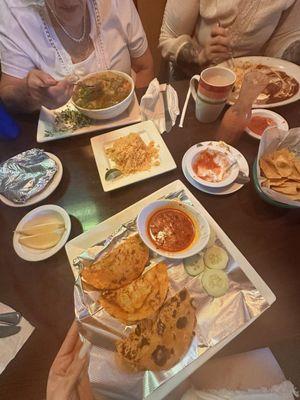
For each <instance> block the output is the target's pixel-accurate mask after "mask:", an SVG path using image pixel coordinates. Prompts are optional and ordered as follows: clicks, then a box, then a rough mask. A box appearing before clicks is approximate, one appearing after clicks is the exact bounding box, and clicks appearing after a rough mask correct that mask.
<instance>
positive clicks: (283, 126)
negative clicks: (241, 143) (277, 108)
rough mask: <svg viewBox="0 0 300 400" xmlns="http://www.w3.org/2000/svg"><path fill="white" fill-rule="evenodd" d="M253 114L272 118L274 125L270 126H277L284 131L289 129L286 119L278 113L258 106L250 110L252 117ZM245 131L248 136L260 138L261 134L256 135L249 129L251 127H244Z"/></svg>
mask: <svg viewBox="0 0 300 400" xmlns="http://www.w3.org/2000/svg"><path fill="white" fill-rule="evenodd" d="M255 115H259V116H260V117H266V118H270V119H272V120H273V121H274V122H275V123H276V126H272V128H275V127H277V128H279V129H282V130H284V131H288V130H289V125H288V123H287V121H286V120H285V119H284V118H283V117H282V116H281V115H280V114H277V113H276V112H274V111H270V110H265V109H259V108H258V109H254V110H252V117H254V116H255ZM270 128H271V127H270ZM267 129H268V128H267ZM245 131H246V132H247V133H248V135H249V136H252V137H253V138H254V139H257V140H260V139H261V136H262V135H257V134H256V133H254V132H253V131H251V129H249V128H246V129H245Z"/></svg>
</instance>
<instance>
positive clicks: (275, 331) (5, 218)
mask: <svg viewBox="0 0 300 400" xmlns="http://www.w3.org/2000/svg"><path fill="white" fill-rule="evenodd" d="M188 85H189V82H188V81H177V82H173V83H172V86H173V87H174V88H175V90H176V91H177V94H178V97H179V108H180V110H181V109H182V107H183V103H184V100H185V96H186V93H187V90H188ZM144 92H145V89H139V90H137V96H138V98H139V99H140V98H141V96H142V95H143V93H144ZM299 106H300V102H299V101H298V102H295V103H291V104H288V105H285V106H283V107H278V108H276V110H275V111H277V112H278V113H280V114H281V115H282V116H283V117H284V118H285V119H286V120H287V121H288V123H289V126H290V128H294V127H297V126H300V113H299ZM14 117H15V118H16V120H17V122H18V124H19V125H20V128H21V133H20V136H19V137H18V138H17V139H15V140H12V141H3V140H2V141H0V161H1V162H2V161H5V160H6V159H8V158H9V157H12V156H14V155H16V154H18V153H20V152H22V151H25V150H28V149H31V148H41V149H44V150H45V151H47V152H50V153H53V154H55V155H56V156H57V157H58V158H59V159H60V160H61V162H62V165H63V177H62V180H61V182H60V184H59V186H58V187H57V189H56V190H55V191H54V192H53V193H52V194H51V195H50V196H49V197H48V198H47V199H45V200H43V201H42V202H41V203H40V204H37V205H34V206H30V207H20V208H14V207H9V206H7V205H5V204H2V203H1V204H0V227H1V233H0V302H2V303H5V304H7V305H9V306H10V307H12V308H13V309H15V310H16V311H19V312H20V313H21V314H22V316H23V317H24V318H26V320H28V321H29V322H30V323H31V324H32V325H33V326H34V328H35V329H34V331H33V333H32V334H31V336H30V337H29V339H28V340H27V341H26V343H25V344H24V346H23V347H22V348H21V350H20V351H19V353H18V354H17V355H16V357H15V358H14V359H13V360H12V361H11V362H10V363H9V364H8V366H7V367H6V369H5V370H4V372H3V373H2V374H1V375H0V399H3V400H19V399H20V400H21V399H22V400H41V399H43V398H45V394H46V384H47V376H48V372H49V369H50V366H51V364H52V362H53V360H54V358H55V355H56V354H57V352H58V349H59V348H60V345H61V343H62V341H63V339H64V337H65V335H66V333H67V331H68V329H69V327H70V325H71V324H72V321H73V320H74V296H73V292H74V276H73V273H72V271H71V268H70V264H69V262H68V258H67V255H66V252H65V249H64V248H62V249H61V250H60V251H59V252H58V253H56V254H55V255H53V256H52V257H50V258H48V259H46V260H44V261H40V262H28V261H24V260H22V259H21V258H19V257H18V255H17V254H16V253H15V251H14V249H13V232H14V229H15V228H16V226H17V224H18V222H19V221H20V220H21V218H23V217H24V215H25V214H26V213H28V212H29V211H30V210H32V209H33V208H35V207H36V206H39V205H43V204H56V205H59V206H61V207H63V208H64V209H65V210H66V211H67V212H68V214H69V215H70V218H71V224H72V228H71V234H70V238H69V240H70V239H72V238H74V237H76V236H78V235H79V234H81V233H82V232H86V231H88V230H90V229H91V228H93V227H94V226H95V225H97V224H99V223H101V222H102V221H105V220H106V219H107V218H109V217H111V216H113V215H114V214H116V213H118V212H120V211H122V210H123V209H125V208H127V207H129V206H130V205H132V204H134V203H135V202H137V201H139V200H141V199H143V198H144V197H146V196H148V195H150V194H151V193H153V192H155V191H156V190H158V189H160V188H162V187H163V186H165V185H167V184H169V183H171V182H173V181H175V180H181V181H182V182H183V183H184V184H185V185H186V186H187V187H188V189H189V190H190V191H191V192H192V194H193V195H194V196H195V197H196V198H197V200H198V201H199V202H200V203H201V204H202V205H203V206H204V207H205V209H206V210H207V211H208V213H209V214H210V215H211V216H212V217H213V218H214V219H215V221H216V222H217V223H218V224H219V225H220V227H221V228H222V229H223V230H224V231H225V233H226V234H227V235H228V236H229V238H230V239H231V240H232V241H233V243H234V244H235V245H236V247H237V248H238V249H239V250H240V251H241V253H242V254H243V255H244V256H245V257H246V259H247V260H248V261H249V262H250V264H251V265H252V266H253V268H254V269H255V270H256V271H257V273H258V274H259V275H260V276H261V277H262V279H263V280H264V281H265V282H266V283H267V285H268V286H269V287H270V289H271V290H272V291H273V292H274V294H275V296H276V301H275V303H274V304H273V305H272V306H271V307H270V308H269V309H268V310H267V311H266V312H264V313H263V314H262V315H261V316H260V317H259V318H258V319H257V320H255V321H254V322H253V323H252V324H251V325H250V326H249V327H248V328H247V329H246V330H244V331H243V332H242V333H241V334H240V335H238V336H237V337H236V338H235V339H234V340H232V341H231V342H230V343H229V344H228V345H227V346H226V347H224V349H223V350H222V351H221V352H220V353H218V354H217V355H216V357H220V356H223V355H229V354H235V353H239V352H244V351H249V350H253V349H257V348H262V347H270V348H271V350H274V351H275V355H276V351H277V350H278V349H279V350H280V349H286V350H285V351H286V352H289V353H288V357H291V358H293V359H295V360H296V359H298V360H299V359H300V345H299V343H300V312H299V304H300V302H299V299H300V290H299V287H300V286H299V283H300V212H299V209H288V208H281V207H278V206H275V205H272V204H269V203H268V202H266V201H265V200H264V199H262V198H261V197H260V196H259V194H258V193H257V191H256V189H255V186H254V184H253V178H252V167H253V163H254V161H255V158H256V156H257V152H258V147H259V141H257V140H255V139H254V138H252V137H250V136H248V135H247V134H246V133H245V134H244V135H243V136H242V137H241V138H240V140H239V141H238V143H236V144H235V145H234V146H235V147H236V148H237V149H238V150H239V151H240V152H241V153H242V154H243V155H244V156H245V158H246V159H247V162H248V164H249V168H250V178H251V179H250V182H249V183H248V184H245V185H244V186H243V187H242V188H241V189H240V190H239V191H237V192H235V193H232V194H228V195H224V196H215V195H211V194H206V193H204V192H201V191H199V190H198V189H196V188H195V187H194V186H192V185H191V184H190V183H189V182H188V181H187V180H186V179H185V177H184V174H183V172H182V168H181V161H182V157H183V155H184V154H185V152H186V151H187V149H189V148H190V147H191V146H193V145H194V144H196V143H199V142H202V141H207V140H213V138H214V135H215V133H216V130H217V127H218V125H219V124H220V119H221V117H220V118H219V119H218V120H217V121H216V122H213V123H207V124H204V123H200V122H199V121H198V120H197V119H196V117H195V104H194V101H193V99H192V98H191V99H190V101H189V104H188V108H187V112H186V116H185V120H184V124H183V128H180V127H179V126H178V123H179V117H178V118H177V122H176V124H175V126H174V127H173V128H172V130H171V131H170V132H169V133H164V134H163V136H162V137H163V140H164V141H165V143H166V145H167V147H168V148H169V150H170V152H171V154H172V156H173V158H174V160H175V162H176V165H177V168H176V169H174V170H172V171H170V172H167V173H164V174H162V175H159V176H155V177H152V178H150V179H148V180H145V181H141V182H137V183H135V184H132V185H129V186H125V187H122V188H120V189H117V190H114V191H111V192H104V191H103V189H102V186H101V182H100V179H99V175H98V170H97V167H96V163H95V159H94V155H93V151H92V147H91V142H90V139H91V137H93V136H96V135H99V134H101V133H102V132H94V133H92V134H90V133H89V134H83V135H81V136H75V137H69V138H66V139H62V140H55V141H49V142H46V143H37V141H36V132H37V124H38V117H39V115H38V113H33V114H17V115H14ZM104 132H105V131H104ZM0 340H1V339H0ZM292 343H295V344H297V346H296V345H295V346H293V345H292ZM279 350H278V351H279ZM282 367H283V369H284V365H282ZM289 368H290V369H289V371H288V373H289V377H290V378H291V380H294V383H296V380H297V376H298V382H299V376H300V373H299V366H298V369H296V368H295V367H289ZM298 373H299V375H297V374H298Z"/></svg>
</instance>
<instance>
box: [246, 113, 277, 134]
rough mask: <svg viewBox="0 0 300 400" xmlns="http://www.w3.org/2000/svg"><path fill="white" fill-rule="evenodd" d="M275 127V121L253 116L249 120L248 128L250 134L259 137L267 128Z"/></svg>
mask: <svg viewBox="0 0 300 400" xmlns="http://www.w3.org/2000/svg"><path fill="white" fill-rule="evenodd" d="M275 125H276V123H275V121H274V120H273V119H271V118H267V117H262V116H260V115H254V116H253V117H252V118H251V120H250V123H249V125H248V128H249V129H250V130H251V131H252V132H254V133H256V134H257V135H260V136H261V135H262V134H263V133H264V131H265V130H266V129H267V128H269V127H270V126H275Z"/></svg>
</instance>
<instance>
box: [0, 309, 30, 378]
mask: <svg viewBox="0 0 300 400" xmlns="http://www.w3.org/2000/svg"><path fill="white" fill-rule="evenodd" d="M13 311H15V310H13V309H12V308H11V307H9V306H7V305H6V304H3V303H0V313H7V312H13ZM18 326H21V330H20V332H19V333H17V334H16V335H13V336H8V337H6V338H1V339H0V374H1V373H2V372H3V371H4V370H5V368H6V367H7V365H8V364H9V362H10V361H11V360H13V359H14V358H15V356H16V355H17V353H18V352H19V350H20V349H21V348H22V347H23V345H24V343H25V342H26V340H27V339H28V338H29V336H30V335H31V333H32V332H33V330H34V327H33V326H32V325H31V324H30V323H29V322H28V321H26V319H25V318H23V317H22V318H21V320H20V322H19V324H18Z"/></svg>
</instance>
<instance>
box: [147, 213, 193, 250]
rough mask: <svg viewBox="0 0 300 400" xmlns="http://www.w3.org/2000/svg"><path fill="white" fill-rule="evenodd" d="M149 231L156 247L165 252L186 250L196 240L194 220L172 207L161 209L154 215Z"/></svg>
mask: <svg viewBox="0 0 300 400" xmlns="http://www.w3.org/2000/svg"><path fill="white" fill-rule="evenodd" d="M147 230H148V235H149V237H150V239H151V241H152V242H153V243H154V245H155V246H156V247H157V248H158V249H161V250H164V251H170V252H176V251H182V250H185V249H186V248H187V247H189V245H190V244H191V243H192V242H193V240H194V238H195V226H194V223H193V221H192V219H191V218H190V217H189V216H188V215H187V214H186V213H185V212H183V211H181V210H178V209H176V208H171V207H165V208H161V209H159V210H158V211H156V212H155V213H154V214H152V215H151V217H150V218H149V221H148V226H147Z"/></svg>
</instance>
